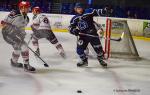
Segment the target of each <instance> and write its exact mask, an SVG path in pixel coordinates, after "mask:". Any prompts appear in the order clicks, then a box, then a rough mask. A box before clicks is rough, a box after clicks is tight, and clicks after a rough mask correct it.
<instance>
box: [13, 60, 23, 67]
mask: <svg viewBox="0 0 150 95" xmlns="http://www.w3.org/2000/svg"><path fill="white" fill-rule="evenodd" d="M10 61H11V66H13V67H18V68H23V64H22V63H14V62H13V60H12V59H11V60H10Z"/></svg>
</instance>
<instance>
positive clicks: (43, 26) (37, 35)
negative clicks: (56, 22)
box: [31, 7, 65, 58]
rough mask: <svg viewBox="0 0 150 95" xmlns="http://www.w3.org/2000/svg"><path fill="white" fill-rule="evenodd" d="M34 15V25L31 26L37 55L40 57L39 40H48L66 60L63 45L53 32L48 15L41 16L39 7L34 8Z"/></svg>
mask: <svg viewBox="0 0 150 95" xmlns="http://www.w3.org/2000/svg"><path fill="white" fill-rule="evenodd" d="M32 13H33V15H34V16H33V24H32V25H31V28H32V31H33V34H32V44H33V46H34V47H35V49H36V51H35V52H36V53H37V54H38V55H39V56H40V49H39V43H38V40H39V39H41V38H46V39H47V40H48V41H49V42H50V43H52V44H53V45H54V46H55V47H56V49H57V50H58V52H59V54H60V55H61V56H62V57H63V58H65V52H64V49H63V47H62V45H61V44H60V43H59V42H58V40H57V38H56V36H55V35H54V33H53V32H52V30H51V26H50V22H49V20H48V18H47V17H46V15H43V14H41V10H40V8H39V7H34V8H33V9H32Z"/></svg>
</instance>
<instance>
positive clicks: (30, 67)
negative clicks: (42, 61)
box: [24, 63, 36, 72]
mask: <svg viewBox="0 0 150 95" xmlns="http://www.w3.org/2000/svg"><path fill="white" fill-rule="evenodd" d="M24 71H26V72H35V71H36V69H35V68H34V67H32V66H31V65H30V64H29V63H27V64H24Z"/></svg>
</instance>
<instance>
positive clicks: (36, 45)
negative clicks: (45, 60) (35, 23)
mask: <svg viewBox="0 0 150 95" xmlns="http://www.w3.org/2000/svg"><path fill="white" fill-rule="evenodd" d="M32 44H33V46H34V48H35V50H36V51H35V53H36V54H37V55H38V56H40V49H39V43H38V40H37V39H35V38H33V39H32Z"/></svg>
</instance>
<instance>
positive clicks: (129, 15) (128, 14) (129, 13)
mask: <svg viewBox="0 0 150 95" xmlns="http://www.w3.org/2000/svg"><path fill="white" fill-rule="evenodd" d="M127 18H131V19H137V14H136V13H135V12H133V11H130V10H128V11H127Z"/></svg>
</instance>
